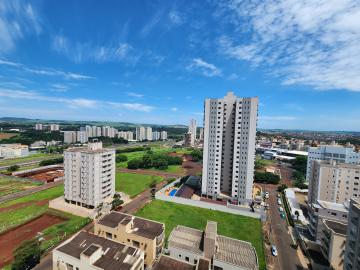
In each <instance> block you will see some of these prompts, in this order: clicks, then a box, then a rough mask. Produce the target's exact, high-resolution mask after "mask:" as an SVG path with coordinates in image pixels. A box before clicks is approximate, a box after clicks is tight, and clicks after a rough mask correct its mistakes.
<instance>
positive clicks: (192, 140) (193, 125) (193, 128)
mask: <svg viewBox="0 0 360 270" xmlns="http://www.w3.org/2000/svg"><path fill="white" fill-rule="evenodd" d="M188 133H190V134H191V135H190V145H191V146H192V147H194V146H195V140H196V120H195V119H191V120H190V123H189V130H188Z"/></svg>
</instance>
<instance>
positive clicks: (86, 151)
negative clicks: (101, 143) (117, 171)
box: [65, 147, 115, 154]
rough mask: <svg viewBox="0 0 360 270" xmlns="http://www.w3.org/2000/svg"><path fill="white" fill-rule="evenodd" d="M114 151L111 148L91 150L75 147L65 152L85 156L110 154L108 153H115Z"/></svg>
mask: <svg viewBox="0 0 360 270" xmlns="http://www.w3.org/2000/svg"><path fill="white" fill-rule="evenodd" d="M114 151H115V150H114V149H110V148H101V149H95V150H91V149H89V148H88V147H74V148H70V149H66V150H65V152H80V153H85V154H97V153H108V152H114Z"/></svg>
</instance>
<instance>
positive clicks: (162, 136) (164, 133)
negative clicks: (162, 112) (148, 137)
mask: <svg viewBox="0 0 360 270" xmlns="http://www.w3.org/2000/svg"><path fill="white" fill-rule="evenodd" d="M167 139H168V133H167V131H161V132H160V140H163V141H166V140H167Z"/></svg>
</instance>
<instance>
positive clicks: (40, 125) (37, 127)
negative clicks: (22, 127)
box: [35, 124, 43, 130]
mask: <svg viewBox="0 0 360 270" xmlns="http://www.w3.org/2000/svg"><path fill="white" fill-rule="evenodd" d="M35 130H43V125H42V124H35Z"/></svg>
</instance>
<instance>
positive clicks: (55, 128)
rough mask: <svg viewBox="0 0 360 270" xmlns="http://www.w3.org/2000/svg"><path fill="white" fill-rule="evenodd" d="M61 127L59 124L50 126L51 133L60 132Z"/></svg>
mask: <svg viewBox="0 0 360 270" xmlns="http://www.w3.org/2000/svg"><path fill="white" fill-rule="evenodd" d="M59 130H60V126H59V125H58V124H51V125H50V131H59Z"/></svg>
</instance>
